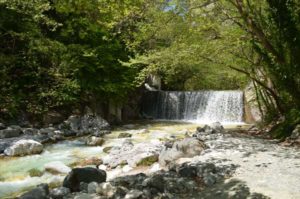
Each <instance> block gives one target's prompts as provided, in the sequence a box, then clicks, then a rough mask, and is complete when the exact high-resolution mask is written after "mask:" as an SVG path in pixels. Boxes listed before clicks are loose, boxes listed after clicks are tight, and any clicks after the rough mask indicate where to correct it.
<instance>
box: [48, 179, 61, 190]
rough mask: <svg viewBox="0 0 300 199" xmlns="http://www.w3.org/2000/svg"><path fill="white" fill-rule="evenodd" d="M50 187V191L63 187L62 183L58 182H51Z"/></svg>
mask: <svg viewBox="0 0 300 199" xmlns="http://www.w3.org/2000/svg"><path fill="white" fill-rule="evenodd" d="M48 185H49V189H55V188H57V187H60V186H62V183H61V182H59V181H56V182H50V183H49V184H48Z"/></svg>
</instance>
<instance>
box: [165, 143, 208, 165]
mask: <svg viewBox="0 0 300 199" xmlns="http://www.w3.org/2000/svg"><path fill="white" fill-rule="evenodd" d="M206 148H207V146H206V145H205V144H204V142H202V141H200V140H198V139H196V138H184V139H183V140H181V141H176V142H175V143H174V144H173V146H172V148H171V149H168V148H165V149H164V150H163V151H162V152H161V153H160V155H159V164H160V165H161V166H167V165H168V164H169V163H171V162H174V161H175V160H177V159H179V158H182V157H187V158H188V157H194V156H197V155H200V154H201V152H202V151H203V150H204V149H206Z"/></svg>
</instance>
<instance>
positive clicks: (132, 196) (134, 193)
mask: <svg viewBox="0 0 300 199" xmlns="http://www.w3.org/2000/svg"><path fill="white" fill-rule="evenodd" d="M142 195H143V192H142V191H139V190H135V189H133V190H130V191H129V192H128V193H127V194H126V195H125V199H136V198H139V197H141V196H142Z"/></svg>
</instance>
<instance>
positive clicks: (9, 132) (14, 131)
mask: <svg viewBox="0 0 300 199" xmlns="http://www.w3.org/2000/svg"><path fill="white" fill-rule="evenodd" d="M21 134H22V130H21V127H19V126H10V127H7V128H6V129H3V130H0V139H3V138H12V137H18V136H20V135H21Z"/></svg>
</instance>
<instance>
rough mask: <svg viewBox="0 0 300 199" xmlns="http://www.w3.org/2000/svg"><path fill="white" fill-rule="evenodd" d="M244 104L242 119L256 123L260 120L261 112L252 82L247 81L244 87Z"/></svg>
mask: <svg viewBox="0 0 300 199" xmlns="http://www.w3.org/2000/svg"><path fill="white" fill-rule="evenodd" d="M244 104H245V107H244V109H245V111H244V113H245V115H244V121H245V122H246V123H258V122H260V121H262V114H261V112H260V110H259V106H258V102H257V98H256V93H255V88H254V86H253V84H252V83H249V84H248V85H247V87H246V88H245V89H244Z"/></svg>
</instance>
